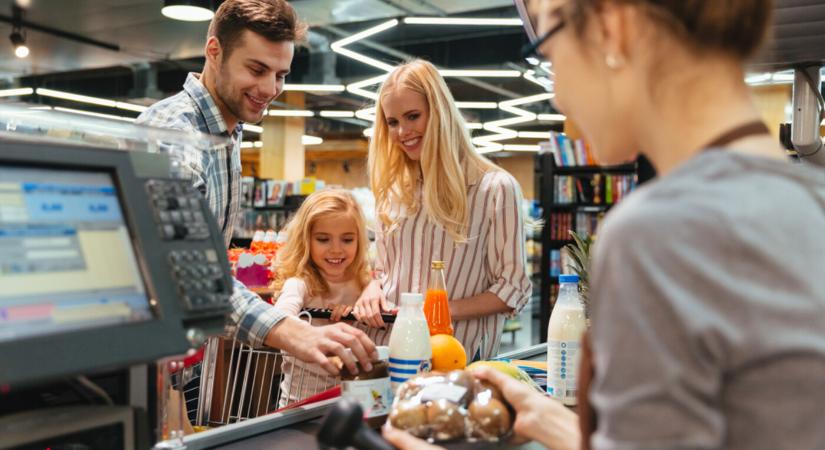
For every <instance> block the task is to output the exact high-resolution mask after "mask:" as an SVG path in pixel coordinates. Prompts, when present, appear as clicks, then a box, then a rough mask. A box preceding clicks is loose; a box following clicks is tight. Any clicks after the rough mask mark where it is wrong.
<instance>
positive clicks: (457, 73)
mask: <svg viewBox="0 0 825 450" xmlns="http://www.w3.org/2000/svg"><path fill="white" fill-rule="evenodd" d="M438 73H440V74H441V76H442V77H479V78H481V77H490V78H493V77H499V78H516V77H520V76H521V72H520V71H518V70H484V69H441V70H439V71H438Z"/></svg>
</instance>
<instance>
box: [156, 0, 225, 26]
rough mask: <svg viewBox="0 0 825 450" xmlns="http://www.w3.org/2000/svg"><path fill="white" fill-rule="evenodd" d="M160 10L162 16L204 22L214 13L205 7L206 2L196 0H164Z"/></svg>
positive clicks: (210, 18)
mask: <svg viewBox="0 0 825 450" xmlns="http://www.w3.org/2000/svg"><path fill="white" fill-rule="evenodd" d="M163 3H164V5H165V6H164V7H163V8H161V10H160V12H161V14H163V15H164V16H166V17H168V18H170V19H174V20H182V21H184V22H205V21H207V20H212V16H214V15H215V14H214V13H213V12H212V10H211V9H209V8H208V7H207V5H208V2H204V1H197V0H165V1H164V2H163Z"/></svg>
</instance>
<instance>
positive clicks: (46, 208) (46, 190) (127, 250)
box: [0, 166, 153, 342]
mask: <svg viewBox="0 0 825 450" xmlns="http://www.w3.org/2000/svg"><path fill="white" fill-rule="evenodd" d="M152 318H153V316H152V313H151V309H150V307H149V301H148V298H147V295H146V292H145V289H144V284H143V280H142V278H141V275H140V272H139V271H138V267H137V262H136V260H135V253H134V250H133V248H132V243H131V241H130V239H129V233H128V232H127V229H126V225H125V223H124V220H123V212H122V210H121V207H120V202H119V200H118V196H117V192H116V190H115V186H114V184H113V182H112V178H111V176H110V175H109V174H108V173H102V172H81V171H65V170H51V169H33V168H21V167H4V166H0V342H2V341H8V340H15V339H20V338H26V337H33V336H39V335H46V334H55V333H64V332H71V331H74V330H80V329H84V328H93V327H101V326H107V325H114V324H122V323H129V322H138V321H144V320H149V319H152Z"/></svg>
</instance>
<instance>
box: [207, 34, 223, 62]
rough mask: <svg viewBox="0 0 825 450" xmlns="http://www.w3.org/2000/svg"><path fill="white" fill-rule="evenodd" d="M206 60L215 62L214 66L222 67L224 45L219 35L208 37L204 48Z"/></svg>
mask: <svg viewBox="0 0 825 450" xmlns="http://www.w3.org/2000/svg"><path fill="white" fill-rule="evenodd" d="M203 53H204V55H205V56H206V60H207V61H209V62H210V63H211V64H213V65H214V66H213V67H220V65H221V58H222V57H223V47H221V42H220V41H219V40H218V37H217V36H209V38H208V39H206V47H205V48H204V50H203Z"/></svg>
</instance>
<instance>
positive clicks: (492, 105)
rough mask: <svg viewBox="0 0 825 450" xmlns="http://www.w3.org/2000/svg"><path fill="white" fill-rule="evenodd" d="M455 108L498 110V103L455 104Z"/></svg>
mask: <svg viewBox="0 0 825 450" xmlns="http://www.w3.org/2000/svg"><path fill="white" fill-rule="evenodd" d="M455 106H457V107H459V108H464V109H496V108H498V103H496V102H455Z"/></svg>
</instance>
